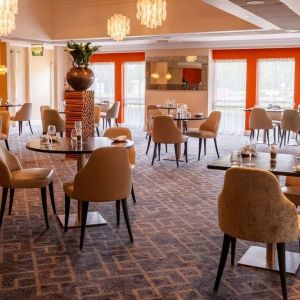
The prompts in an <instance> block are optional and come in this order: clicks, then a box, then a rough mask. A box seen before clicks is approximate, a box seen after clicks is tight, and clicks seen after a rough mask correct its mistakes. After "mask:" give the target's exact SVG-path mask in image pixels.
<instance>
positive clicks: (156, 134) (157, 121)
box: [152, 116, 182, 144]
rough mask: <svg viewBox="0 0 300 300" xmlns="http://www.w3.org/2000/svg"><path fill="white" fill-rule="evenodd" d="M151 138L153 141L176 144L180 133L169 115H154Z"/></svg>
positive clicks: (180, 137) (180, 136) (180, 135)
mask: <svg viewBox="0 0 300 300" xmlns="http://www.w3.org/2000/svg"><path fill="white" fill-rule="evenodd" d="M152 139H153V142H154V143H162V144H178V143H181V140H182V134H181V132H180V129H179V128H178V127H177V126H176V125H175V123H174V121H173V119H172V117H170V116H156V117H155V118H154V124H153V130H152Z"/></svg>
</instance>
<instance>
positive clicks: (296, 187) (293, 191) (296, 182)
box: [281, 176, 300, 206]
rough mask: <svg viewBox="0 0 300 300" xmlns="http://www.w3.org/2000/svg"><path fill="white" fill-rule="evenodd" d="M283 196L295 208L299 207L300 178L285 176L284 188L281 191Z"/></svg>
mask: <svg viewBox="0 0 300 300" xmlns="http://www.w3.org/2000/svg"><path fill="white" fill-rule="evenodd" d="M281 190H282V192H283V193H284V194H285V196H286V197H287V198H288V199H289V200H291V201H292V202H293V203H294V204H295V206H299V205H300V178H299V177H291V176H287V177H286V179H285V186H284V187H283V188H282V189H281Z"/></svg>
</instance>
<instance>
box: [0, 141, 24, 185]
mask: <svg viewBox="0 0 300 300" xmlns="http://www.w3.org/2000/svg"><path fill="white" fill-rule="evenodd" d="M21 169H22V166H21V164H20V161H19V160H18V158H17V157H16V156H15V155H13V154H12V153H11V152H9V151H8V150H7V149H6V148H5V147H4V146H3V145H2V144H0V186H2V187H6V188H9V187H10V185H11V178H12V176H11V172H13V171H17V170H21Z"/></svg>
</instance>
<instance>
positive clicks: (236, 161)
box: [230, 151, 242, 167]
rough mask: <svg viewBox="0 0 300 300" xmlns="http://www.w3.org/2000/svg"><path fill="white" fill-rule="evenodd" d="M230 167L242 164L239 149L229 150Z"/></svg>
mask: <svg viewBox="0 0 300 300" xmlns="http://www.w3.org/2000/svg"><path fill="white" fill-rule="evenodd" d="M230 163H231V167H240V166H241V164H242V155H241V153H240V152H239V151H233V152H231V156H230Z"/></svg>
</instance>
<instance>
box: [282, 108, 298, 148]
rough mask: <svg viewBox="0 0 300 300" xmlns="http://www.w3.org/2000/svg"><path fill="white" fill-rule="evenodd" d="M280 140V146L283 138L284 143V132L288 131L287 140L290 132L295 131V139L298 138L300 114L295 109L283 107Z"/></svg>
mask: <svg viewBox="0 0 300 300" xmlns="http://www.w3.org/2000/svg"><path fill="white" fill-rule="evenodd" d="M281 129H282V134H281V140H280V147H281V145H282V142H283V140H284V145H285V144H286V133H287V132H288V140H289V138H290V132H291V131H292V132H295V133H296V140H297V138H298V131H299V130H300V116H299V112H298V111H297V110H296V109H285V110H284V112H283V116H282V120H281Z"/></svg>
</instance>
